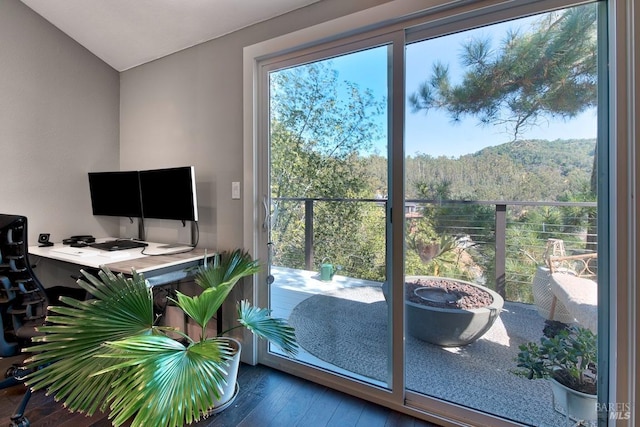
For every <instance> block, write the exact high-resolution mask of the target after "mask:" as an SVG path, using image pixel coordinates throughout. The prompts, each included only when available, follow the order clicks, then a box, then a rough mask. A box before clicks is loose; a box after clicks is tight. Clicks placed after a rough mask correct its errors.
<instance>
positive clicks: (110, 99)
mask: <svg viewBox="0 0 640 427" xmlns="http://www.w3.org/2000/svg"><path fill="white" fill-rule="evenodd" d="M119 90H120V84H119V74H118V72H116V71H115V70H114V69H112V68H111V67H109V66H108V65H106V64H105V63H104V62H102V61H101V60H100V59H98V58H97V57H95V56H94V55H93V54H91V53H90V52H89V51H87V50H86V49H84V48H83V47H82V46H80V45H79V44H77V43H76V42H75V41H73V40H72V39H70V38H69V37H68V36H66V35H65V34H64V33H62V32H61V31H59V30H57V29H56V28H55V27H53V26H52V25H51V24H49V23H48V22H47V21H45V20H44V19H43V18H41V17H40V16H39V15H37V14H36V13H35V12H33V11H31V9H29V8H28V7H26V6H25V5H24V4H23V3H21V2H20V1H18V0H0V213H9V214H21V215H25V216H27V217H28V219H29V231H30V233H29V241H30V243H31V244H35V243H36V239H37V235H38V233H43V232H48V233H51V239H52V240H55V241H60V240H62V239H63V238H65V237H68V236H69V235H71V234H95V235H103V236H104V235H108V234H113V232H115V231H117V226H118V221H115V220H112V219H106V220H105V219H96V218H94V217H93V215H92V214H91V204H90V199H89V185H88V181H87V172H88V171H91V170H107V169H118V167H119V146H118V142H119V141H118V138H119V117H118V113H119V97H120V95H119Z"/></svg>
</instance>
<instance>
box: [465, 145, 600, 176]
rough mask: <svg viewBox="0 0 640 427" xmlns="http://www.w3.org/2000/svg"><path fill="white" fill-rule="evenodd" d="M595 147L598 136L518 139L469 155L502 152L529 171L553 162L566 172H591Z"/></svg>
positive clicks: (501, 153) (499, 153)
mask: <svg viewBox="0 0 640 427" xmlns="http://www.w3.org/2000/svg"><path fill="white" fill-rule="evenodd" d="M595 147H596V140H595V139H577V140H559V139H558V140H555V141H546V140H529V141H515V142H511V143H506V144H501V145H497V146H495V147H487V148H485V149H482V150H480V151H478V152H477V153H475V154H470V156H473V157H483V156H491V155H493V154H496V155H503V156H507V157H510V158H511V159H513V161H514V162H516V163H518V164H521V165H522V166H523V167H524V168H526V169H528V170H532V169H535V168H536V167H540V166H543V167H544V166H552V165H554V166H557V167H560V168H563V169H565V170H566V171H570V170H574V169H581V170H585V171H588V172H591V168H592V167H593V157H594V155H595Z"/></svg>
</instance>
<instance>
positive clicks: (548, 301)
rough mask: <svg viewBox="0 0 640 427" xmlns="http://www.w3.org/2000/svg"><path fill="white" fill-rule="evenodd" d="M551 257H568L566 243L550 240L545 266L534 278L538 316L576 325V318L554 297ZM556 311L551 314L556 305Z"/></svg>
mask: <svg viewBox="0 0 640 427" xmlns="http://www.w3.org/2000/svg"><path fill="white" fill-rule="evenodd" d="M550 256H566V252H565V247H564V241H563V240H562V239H548V240H547V245H546V249H545V251H544V255H543V259H544V262H545V265H539V266H538V267H537V269H536V273H535V275H534V276H533V281H532V283H531V291H532V293H533V302H534V304H535V305H536V309H537V310H538V314H539V315H540V316H542V317H543V318H544V319H545V320H553V321H557V322H562V323H575V321H576V320H575V318H574V317H573V316H572V315H571V313H569V311H568V310H567V309H566V308H565V306H564V305H563V304H562V303H561V302H560V301H558V300H557V298H555V297H554V295H553V292H552V291H551V270H550V268H549V257H550ZM554 299H555V305H554V311H553V314H552V313H551V305H552V304H553V303H554Z"/></svg>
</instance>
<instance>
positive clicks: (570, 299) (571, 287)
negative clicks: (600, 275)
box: [551, 273, 598, 333]
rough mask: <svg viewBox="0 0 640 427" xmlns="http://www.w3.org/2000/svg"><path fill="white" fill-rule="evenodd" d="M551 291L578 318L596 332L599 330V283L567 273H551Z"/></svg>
mask: <svg viewBox="0 0 640 427" xmlns="http://www.w3.org/2000/svg"><path fill="white" fill-rule="evenodd" d="M551 292H553V294H554V295H555V296H556V297H557V298H558V301H560V302H561V303H562V304H563V305H564V306H565V307H566V309H567V311H569V313H571V315H573V317H575V318H576V320H577V321H578V323H579V324H580V325H581V326H584V327H585V328H588V329H591V331H593V332H594V333H597V330H598V284H597V283H596V282H594V281H593V280H590V279H585V278H582V277H576V276H574V275H571V274H566V273H553V274H552V275H551Z"/></svg>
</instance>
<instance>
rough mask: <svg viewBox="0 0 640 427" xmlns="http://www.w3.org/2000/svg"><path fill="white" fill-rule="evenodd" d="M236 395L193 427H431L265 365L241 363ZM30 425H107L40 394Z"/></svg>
mask: <svg viewBox="0 0 640 427" xmlns="http://www.w3.org/2000/svg"><path fill="white" fill-rule="evenodd" d="M238 382H239V384H240V392H239V394H238V396H237V398H236V400H235V402H234V403H233V405H232V406H230V407H229V408H227V409H226V410H225V411H223V412H221V413H219V414H216V415H213V416H211V417H209V418H208V419H205V420H201V421H199V422H198V423H195V424H193V426H197V427H232V426H242V427H269V426H273V427H294V426H304V427H350V426H354V427H356V426H358V427H360V426H362V427H392V426H399V427H400V426H401V427H433V426H435V425H434V424H430V423H427V422H425V421H421V420H417V419H415V418H412V417H410V416H407V415H405V414H402V413H399V412H395V411H392V410H390V409H387V408H384V407H381V406H378V405H375V404H372V403H369V402H366V401H364V400H361V399H358V398H355V397H353V396H350V395H347V394H344V393H341V392H338V391H335V390H332V389H329V388H327V387H324V386H321V385H318V384H315V383H312V382H309V381H306V380H303V379H300V378H297V377H294V376H292V375H289V374H286V373H284V372H280V371H277V370H274V369H271V368H268V367H266V366H262V365H258V366H250V365H244V364H243V365H241V367H240V373H239V375H238ZM23 392H24V387H23V386H15V387H11V388H9V389H5V390H0V426H2V427H4V426H8V425H9V423H10V420H9V418H10V416H11V414H12V413H13V411H14V410H15V408H16V406H17V405H18V404H19V402H20V399H21V398H22V395H23ZM26 416H27V418H28V419H29V421H30V422H31V426H32V427H54V426H55V427H107V426H110V425H111V423H110V422H109V420H108V419H107V417H106V415H104V414H98V415H94V416H93V417H90V418H87V417H85V416H84V415H81V414H72V413H70V412H68V411H67V410H66V409H64V408H63V407H62V405H61V404H59V403H56V402H55V401H54V400H53V398H51V397H47V396H45V395H44V393H42V392H37V393H35V394H34V395H33V396H32V397H31V401H30V402H29V405H28V406H27V411H26Z"/></svg>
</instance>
